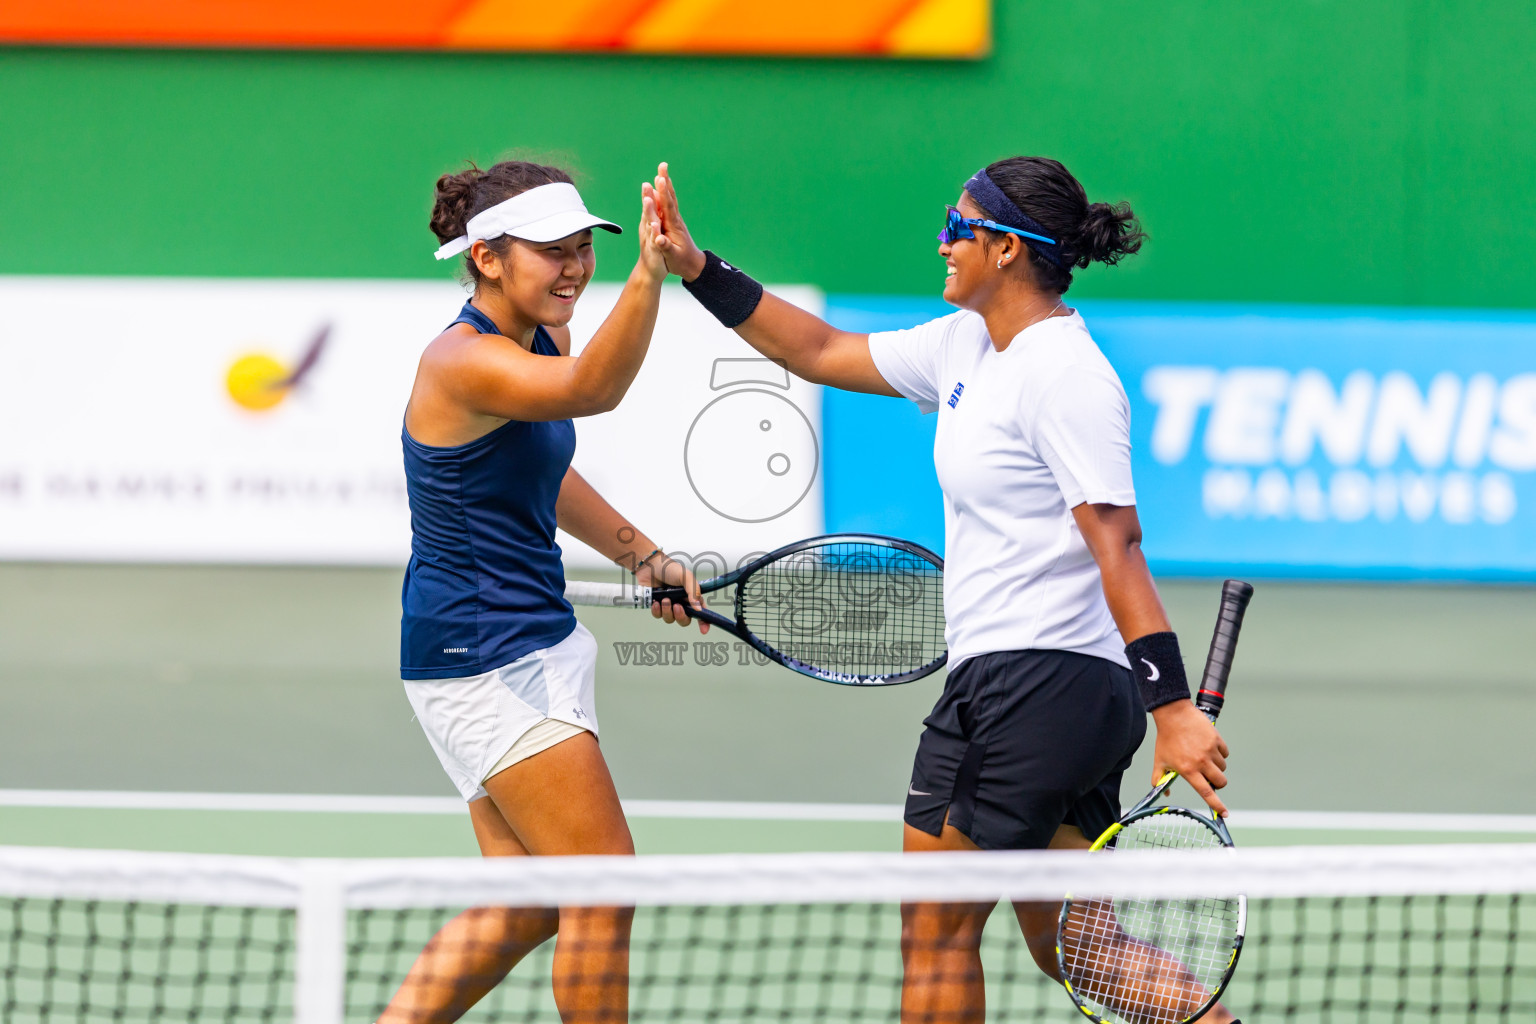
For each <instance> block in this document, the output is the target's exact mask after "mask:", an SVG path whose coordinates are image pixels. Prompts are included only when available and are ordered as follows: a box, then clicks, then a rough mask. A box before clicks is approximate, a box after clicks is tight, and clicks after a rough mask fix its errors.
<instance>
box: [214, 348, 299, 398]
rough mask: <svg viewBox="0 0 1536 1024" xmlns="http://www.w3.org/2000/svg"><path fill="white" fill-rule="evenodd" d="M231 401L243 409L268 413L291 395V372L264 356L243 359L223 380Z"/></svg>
mask: <svg viewBox="0 0 1536 1024" xmlns="http://www.w3.org/2000/svg"><path fill="white" fill-rule="evenodd" d="M224 386H225V387H227V388H228V389H229V397H230V398H233V399H234V400H235V404H236V405H238V406H240V408H242V409H249V410H251V411H252V412H265V411H266V410H268V409H270V408H272V407H273V406H275V405H277V403H279V402H281V401H282V400H283V398H284V397H286V396H287V394H288V368H287V367H286V366H284V365H283V364H282V363H280V362H278V361H277V360H276V359H273V358H272V357H271V356H269V355H267V354H266V353H265V352H257V353H253V354H251V355H246V356H241V357H240V358H239V359H236V360H235V361H234V364H233V365H231V366H230V368H229V373H228V374H227V375H226V376H225V377H224Z"/></svg>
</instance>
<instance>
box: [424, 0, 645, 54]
mask: <svg viewBox="0 0 1536 1024" xmlns="http://www.w3.org/2000/svg"><path fill="white" fill-rule="evenodd" d="M657 2H658V0H561V2H559V3H549V2H544V3H540V2H538V0H472V2H471V4H470V6H469V7H468V9H466V10H465V11H464V13H463V14H461V15H460V16H459V17H457V18H455V19H454V21H453V23H452V24H451V25H449V26H448V29H447V31H446V32H445V34H444V42H445V43H446V44H447V45H449V46H456V47H477V48H484V49H518V50H604V49H612V48H615V47H618V46H620V45H622V43H623V40H624V35H625V33H626V32H627V31H628V29H629V28H630V26H631V25H632V24H633V23H634V21H635V19H636V18H638V17H640V16H642V15H644V14H645V13H646V11H647V10H649V9H650V8H652V7H654V6H655V5H656V3H657Z"/></svg>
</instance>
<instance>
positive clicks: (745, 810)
mask: <svg viewBox="0 0 1536 1024" xmlns="http://www.w3.org/2000/svg"><path fill="white" fill-rule="evenodd" d="M0 807H50V808H81V809H100V810H136V811H151V810H169V811H277V812H285V813H293V812H299V813H321V814H450V815H461V814H463V813H464V801H462V800H460V799H459V798H457V797H451V796H361V795H329V794H317V793H158V792H131V791H125V790H77V789H76V790H71V789H0ZM901 810H902V808H901V805H900V804H824V803H769V802H758V801H739V800H731V801H726V800H625V801H624V812H625V813H626V814H628V815H629V816H630V817H632V818H699V819H709V820H716V821H719V820H738V821H850V822H854V821H872V822H897V821H900V820H901ZM1229 821H1230V823H1231V825H1232V827H1233V828H1237V829H1288V830H1296V831H1322V832H1463V833H1465V832H1483V833H1536V814H1425V813H1397V812H1380V811H1234V812H1233V814H1232V817H1231V818H1230V819H1229Z"/></svg>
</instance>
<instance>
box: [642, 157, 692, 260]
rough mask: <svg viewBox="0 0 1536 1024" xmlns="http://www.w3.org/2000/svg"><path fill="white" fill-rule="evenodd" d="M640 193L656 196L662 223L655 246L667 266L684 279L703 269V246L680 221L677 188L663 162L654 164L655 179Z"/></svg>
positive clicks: (681, 220) (657, 208) (680, 214)
mask: <svg viewBox="0 0 1536 1024" xmlns="http://www.w3.org/2000/svg"><path fill="white" fill-rule="evenodd" d="M643 194H644V195H645V196H647V197H653V198H654V200H655V207H656V212H657V214H658V216H659V217H660V223H661V228H660V233H659V237H658V238H657V240H656V246H657V248H658V249H659V250H660V251H661V253H662V255H663V257H664V258H665V259H666V262H667V269H668V270H669V271H671V272H672V273H674V274H676V275H677V276H678V277H681V278H682V279H683V280H684V281H692V280H693V279H694V278H696V277H698V276H699V274H701V273H703V271H704V250H702V249H700V248H699V247H698V245H697V244H696V243H695V242H694V240H693V236H692V235H690V234H689V233H688V225H687V224H685V223H683V214H682V211H681V210H680V209H678V204H677V188H676V186H674V185H673V183H672V175H671V173H670V172H669V171H668V169H667V165H666V163H665V162H662V163H660V164H658V165H657V167H656V180H655V182H654V183H651V184H648V185H647V186H645V187H644V189H643Z"/></svg>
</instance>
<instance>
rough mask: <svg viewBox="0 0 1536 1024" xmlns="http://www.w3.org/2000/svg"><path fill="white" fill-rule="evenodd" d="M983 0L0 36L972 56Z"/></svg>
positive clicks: (117, 10)
mask: <svg viewBox="0 0 1536 1024" xmlns="http://www.w3.org/2000/svg"><path fill="white" fill-rule="evenodd" d="M990 4H991V0H544V2H538V0H30V2H28V0H0V42H10V43H45V44H46V43H60V44H104V45H115V46H122V45H160V46H164V45H172V46H271V47H284V46H295V47H297V46H325V47H406V48H436V47H451V48H460V49H485V50H611V49H628V50H635V51H641V52H648V53H738V54H746V53H765V54H766V53H781V54H806V55H815V54H820V55H829V54H870V53H896V54H907V55H915V56H979V55H980V54H981V53H984V52H985V50H986V46H987V37H988V33H989V31H990V28H989V14H990Z"/></svg>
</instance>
